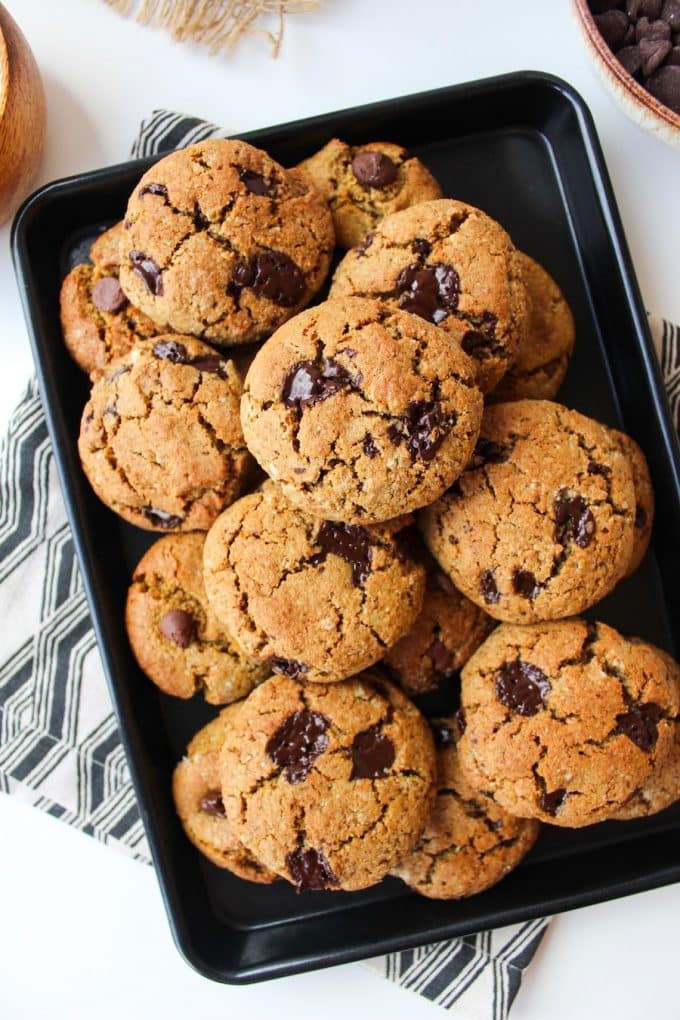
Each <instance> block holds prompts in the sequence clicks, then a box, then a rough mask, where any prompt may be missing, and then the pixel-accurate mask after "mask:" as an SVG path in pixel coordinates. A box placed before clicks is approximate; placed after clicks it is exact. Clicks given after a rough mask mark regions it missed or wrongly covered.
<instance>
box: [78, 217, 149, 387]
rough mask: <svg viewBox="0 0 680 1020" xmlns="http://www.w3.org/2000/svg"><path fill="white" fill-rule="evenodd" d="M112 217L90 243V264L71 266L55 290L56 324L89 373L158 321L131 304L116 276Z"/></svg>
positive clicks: (117, 237)
mask: <svg viewBox="0 0 680 1020" xmlns="http://www.w3.org/2000/svg"><path fill="white" fill-rule="evenodd" d="M122 229H123V224H122V223H117V224H116V225H115V226H113V227H111V228H110V229H109V230H105V231H104V233H103V234H100V236H99V237H98V238H97V240H96V241H95V242H94V243H93V245H92V247H91V249H90V258H91V259H92V264H89V263H82V264H81V265H78V266H75V267H74V268H73V269H72V270H71V272H70V273H68V274H67V275H66V276H65V277H64V280H63V281H62V285H61V291H60V294H59V307H60V316H61V329H62V333H63V336H64V343H65V344H66V347H67V348H68V351H69V353H70V355H71V357H72V358H73V360H74V361H75V362H76V363H77V364H78V365H79V367H80V368H82V370H83V371H84V372H87V373H88V374H89V375H90V376H92V378H96V377H97V376H99V375H101V373H102V372H103V371H104V369H105V368H106V366H107V365H108V364H109V363H110V362H111V361H113V359H114V358H117V357H119V356H120V355H121V354H126V353H127V351H129V350H130V348H131V347H132V346H133V344H135V343H141V342H143V341H145V340H148V339H149V337H152V336H155V335H156V333H157V332H158V327H157V326H156V324H155V323H154V322H152V320H151V319H149V318H148V316H146V315H144V313H143V312H141V311H140V310H139V309H138V308H135V307H134V306H133V305H131V304H130V302H129V301H128V299H127V298H126V296H125V294H123V291H122V290H121V287H120V284H119V282H118V268H119V259H118V244H119V241H120V235H121V232H122Z"/></svg>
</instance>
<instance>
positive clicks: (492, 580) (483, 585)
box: [479, 570, 501, 606]
mask: <svg viewBox="0 0 680 1020" xmlns="http://www.w3.org/2000/svg"><path fill="white" fill-rule="evenodd" d="M479 590H480V591H481V593H482V595H483V596H484V601H485V602H486V604H487V606H495V605H496V603H497V602H500V600H501V593H500V592H499V590H498V588H497V586H496V576H495V574H494V572H493V570H485V571H484V573H483V574H482V576H481V577H480V579H479Z"/></svg>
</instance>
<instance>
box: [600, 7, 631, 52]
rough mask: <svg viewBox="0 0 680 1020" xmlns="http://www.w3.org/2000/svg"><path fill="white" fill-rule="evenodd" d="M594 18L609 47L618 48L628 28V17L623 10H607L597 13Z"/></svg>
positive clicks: (611, 48)
mask: <svg viewBox="0 0 680 1020" xmlns="http://www.w3.org/2000/svg"><path fill="white" fill-rule="evenodd" d="M593 20H594V22H595V24H596V25H597V28H598V31H599V33H600V35H601V36H602V38H603V39H604V41H605V42H606V44H607V46H608V47H609V49H610V50H616V49H618V48H619V46H620V45H621V43H622V42H623V37H624V35H625V34H626V29H627V28H628V18H627V16H626V15H625V14H624V13H623V11H605V13H604V14H596V15H595V17H594V18H593Z"/></svg>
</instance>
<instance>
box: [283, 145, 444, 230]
mask: <svg viewBox="0 0 680 1020" xmlns="http://www.w3.org/2000/svg"><path fill="white" fill-rule="evenodd" d="M298 170H301V171H302V172H303V173H304V174H306V175H307V176H308V177H310V178H311V180H312V181H313V183H314V184H315V185H316V187H317V188H318V189H319V191H320V192H321V194H322V195H323V196H324V198H325V199H326V201H327V202H328V204H329V206H330V209H331V213H332V215H333V225H334V227H335V236H336V240H337V243H338V245H339V246H340V247H341V248H353V247H354V246H355V245H356V244H359V243H360V241H362V240H363V239H364V237H365V236H366V234H367V233H368V232H369V231H370V230H374V229H375V228H376V226H377V225H378V223H379V222H380V220H381V219H382V218H383V217H384V216H387V215H388V214H389V213H394V212H399V210H401V209H408V208H409V207H410V206H412V205H416V204H417V203H418V202H427V201H429V200H431V199H435V198H441V197H442V191H441V188H440V186H439V184H438V183H437V181H436V180H435V179H434V177H433V176H432V174H431V173H430V171H429V170H428V169H427V167H426V166H424V164H423V163H421V162H420V160H419V159H417V158H416V157H414V156H409V154H408V152H407V151H406V149H404V148H402V146H401V145H394V144H393V143H392V142H369V143H368V144H366V145H348V144H347V142H342V141H340V139H338V138H333V139H331V141H330V142H328V144H327V145H324V147H323V149H320V150H319V151H318V152H315V153H314V155H313V156H310V157H309V159H305V160H303V161H302V163H299V164H298Z"/></svg>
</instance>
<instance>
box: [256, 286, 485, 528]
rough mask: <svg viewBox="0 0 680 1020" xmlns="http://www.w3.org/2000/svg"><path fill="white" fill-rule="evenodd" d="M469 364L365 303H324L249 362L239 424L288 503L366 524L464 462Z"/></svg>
mask: <svg viewBox="0 0 680 1020" xmlns="http://www.w3.org/2000/svg"><path fill="white" fill-rule="evenodd" d="M482 408H483V401H482V395H481V393H480V391H479V389H478V388H477V386H476V384H475V370H474V363H473V362H472V359H470V358H468V357H467V355H466V354H464V353H463V352H462V351H461V350H460V349H459V348H457V347H454V346H453V345H452V344H451V343H450V342H449V340H448V338H447V337H446V336H445V335H444V334H443V333H442V332H441V330H438V329H437V328H436V327H435V326H433V325H431V324H430V323H427V322H424V321H423V320H422V319H420V318H418V317H417V316H415V315H408V314H407V313H406V312H402V311H399V310H396V311H395V310H391V309H388V308H385V307H384V306H382V305H381V304H380V303H379V302H377V301H366V300H362V299H360V298H347V299H345V300H342V301H339V300H338V301H326V302H324V303H323V304H320V305H317V306H316V307H315V308H309V309H308V310H307V311H305V312H302V313H301V314H300V315H298V316H296V317H295V318H294V319H292V320H291V321H290V322H287V323H285V325H283V326H282V327H281V328H280V329H279V330H277V332H276V333H275V334H274V336H272V337H270V339H269V340H268V341H267V342H266V343H265V345H264V346H263V347H262V349H261V350H260V352H259V353H258V354H257V356H256V357H255V360H254V361H253V364H252V365H251V367H250V370H249V372H248V375H247V377H246V380H245V385H244V393H243V400H242V401H241V421H242V424H243V433H244V436H245V439H246V443H247V445H248V448H249V450H250V451H251V453H252V454H253V455H254V456H255V458H256V459H257V461H258V462H259V464H260V465H261V466H262V467H263V468H264V470H265V471H266V472H267V474H269V475H270V476H271V477H272V478H274V479H275V480H276V481H277V482H278V483H279V484H280V485H281V488H282V489H283V491H284V493H285V494H286V496H287V497H288V499H290V501H291V502H292V503H295V504H296V505H297V506H300V507H301V508H302V509H303V510H305V511H306V512H308V513H314V514H319V515H322V516H324V517H326V518H329V519H332V520H338V521H344V522H346V523H357V524H374V523H377V522H379V521H386V520H389V519H390V518H392V517H397V516H398V515H399V514H402V513H408V512H409V511H411V510H414V509H416V508H418V507H421V506H425V505H426V504H428V503H431V502H432V501H433V500H434V499H436V498H437V497H438V496H440V495H441V494H442V493H443V492H444V490H445V489H446V488H447V487H448V486H449V485H450V484H451V483H452V482H453V481H454V480H455V479H456V478H457V477H458V475H459V474H460V472H461V471H462V470H463V468H464V467H465V465H466V463H467V462H468V460H469V459H470V455H471V453H472V449H473V447H474V444H475V441H476V439H477V435H478V433H479V425H480V422H481V417H482Z"/></svg>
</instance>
